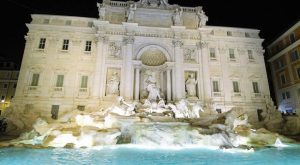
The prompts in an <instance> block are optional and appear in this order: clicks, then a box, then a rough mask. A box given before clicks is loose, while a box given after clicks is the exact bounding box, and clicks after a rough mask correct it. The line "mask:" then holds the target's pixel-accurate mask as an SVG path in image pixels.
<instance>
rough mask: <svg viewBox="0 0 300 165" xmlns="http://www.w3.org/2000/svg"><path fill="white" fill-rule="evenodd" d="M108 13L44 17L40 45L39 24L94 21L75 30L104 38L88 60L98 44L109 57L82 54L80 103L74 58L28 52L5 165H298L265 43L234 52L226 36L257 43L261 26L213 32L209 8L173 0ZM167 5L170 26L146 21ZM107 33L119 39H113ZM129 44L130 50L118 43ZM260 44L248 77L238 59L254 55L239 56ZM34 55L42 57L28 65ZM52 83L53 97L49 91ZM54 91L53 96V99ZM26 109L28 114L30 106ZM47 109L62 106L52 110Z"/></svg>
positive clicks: (37, 19)
mask: <svg viewBox="0 0 300 165" xmlns="http://www.w3.org/2000/svg"><path fill="white" fill-rule="evenodd" d="M97 6H98V9H99V18H98V19H90V18H77V17H72V18H68V17H63V16H58V17H56V16H47V15H33V18H34V19H33V22H32V23H31V24H30V25H28V26H29V28H30V30H31V31H32V32H31V33H29V34H28V36H27V38H26V40H27V45H31V44H32V43H34V40H35V39H34V38H36V36H35V37H33V35H34V32H35V31H36V30H38V28H39V27H38V25H35V24H40V23H42V22H43V21H41V20H42V19H46V24H47V25H41V27H40V28H44V27H46V26H48V24H49V23H50V24H51V23H53V24H56V25H55V26H59V22H61V21H57V20H59V19H61V20H65V19H78V20H81V21H82V22H84V21H91V20H92V21H93V23H94V26H93V28H94V29H95V28H98V29H96V31H93V30H94V29H93V28H88V27H85V29H84V28H82V29H81V30H79V31H80V32H78V31H76V34H77V35H79V33H81V32H82V33H90V31H91V32H93V33H94V32H96V33H97V35H93V36H96V42H97V44H98V45H97V46H95V45H93V44H91V43H93V42H89V41H87V42H86V44H87V45H85V46H87V47H85V48H86V49H85V52H84V53H91V54H93V52H88V51H91V48H92V50H93V49H94V48H95V49H96V50H97V52H98V53H97V55H96V59H95V60H93V59H89V58H94V57H93V56H94V55H91V54H90V55H87V57H83V56H82V57H78V60H79V61H80V62H82V63H79V64H78V63H77V64H78V68H80V67H82V68H84V67H86V68H84V71H79V72H78V73H80V74H79V75H80V76H81V79H80V81H81V85H79V86H80V87H79V90H78V93H76V92H75V93H74V94H70V96H71V97H74V99H71V100H74V102H70V101H69V100H68V97H69V96H68V95H69V92H70V91H71V90H69V89H74V88H76V87H77V86H73V85H71V84H72V83H73V81H72V80H68V79H67V78H68V76H69V78H70V77H72V74H73V72H71V71H70V70H69V71H66V70H64V69H60V68H59V66H60V65H61V62H64V63H63V65H70V66H71V62H70V63H68V62H67V61H68V59H67V58H68V57H66V56H68V55H66V54H64V55H61V57H59V58H61V60H60V61H57V63H55V64H52V63H51V62H50V61H51V59H40V57H38V56H39V53H50V52H51V50H49V51H47V50H46V51H44V50H42V49H44V47H43V45H42V46H41V45H40V47H39V48H40V50H38V51H36V49H31V48H30V46H27V48H26V50H25V52H24V58H23V63H22V69H23V70H21V72H20V78H19V79H20V80H19V82H18V88H17V92H16V98H15V100H14V102H13V103H12V106H11V107H10V108H9V109H8V110H6V111H5V114H4V117H5V122H6V123H7V128H6V132H5V135H11V136H15V137H16V138H15V139H12V140H8V141H1V142H0V147H1V149H0V164H37V163H42V164H220V163H226V164H241V162H242V163H243V164H254V163H255V164H282V163H285V164H297V162H298V161H299V158H298V157H299V154H298V157H297V153H299V152H300V147H299V145H298V142H296V141H295V140H293V139H291V138H288V137H286V136H284V135H291V134H293V135H295V134H297V133H299V132H300V128H299V126H298V125H297V124H296V125H295V123H299V121H298V120H295V121H285V120H283V118H282V116H281V113H280V112H279V111H278V110H277V108H276V106H274V104H273V101H272V100H271V98H270V96H269V91H268V88H269V86H268V84H267V81H266V75H264V73H265V72H263V71H265V68H264V64H262V63H263V56H262V55H261V54H262V53H263V52H262V50H261V49H262V48H261V47H260V45H259V44H258V45H259V46H257V44H253V45H248V46H245V45H243V43H240V44H241V45H235V46H232V45H230V44H227V43H226V42H227V39H226V37H224V36H223V37H220V36H219V38H218V35H221V34H222V32H224V31H225V32H226V31H227V30H232V31H239V32H236V33H235V32H234V34H235V35H240V33H241V31H246V34H247V35H246V36H247V37H249V36H248V35H249V34H252V33H253V36H252V37H254V38H255V37H257V36H256V34H254V33H257V31H255V30H251V29H238V28H236V29H234V28H225V27H212V26H207V25H206V22H207V20H208V17H207V16H206V15H205V13H204V11H203V10H202V7H197V8H187V7H180V6H178V5H170V4H169V3H168V1H167V0H160V1H158V0H146V1H143V0H141V1H139V2H132V1H128V2H118V1H109V0H108V1H107V0H106V1H104V2H102V3H97ZM157 10H159V11H161V13H158V14H161V15H160V16H157V15H155V14H153V15H154V16H153V20H155V19H163V20H166V21H161V22H159V23H157V22H151V21H147V20H149V17H147V14H148V15H149V13H150V14H151V13H155V12H156V11H157ZM118 11H120V12H121V14H120V13H118ZM113 13H114V14H115V15H116V16H114V17H113V16H112V14H113ZM55 19H57V20H55ZM190 19H195V20H194V21H193V20H190ZM49 20H51V21H50V22H49ZM55 21H56V22H55ZM74 22H75V21H74ZM109 22H111V24H110V23H109ZM119 22H121V23H122V25H118V23H119ZM44 23H45V20H44ZM74 24H75V23H74ZM77 24H78V26H79V23H77ZM71 25H72V24H71ZM63 26H66V25H63ZM67 26H70V25H69V23H68V25H67ZM74 26H76V25H74ZM80 26H81V25H80ZM170 26H171V28H170ZM105 27H108V28H107V29H106V28H105ZM109 27H110V28H109ZM149 27H152V28H149ZM147 28H149V29H147ZM110 30H112V31H110ZM118 30H119V32H118ZM74 31H75V30H74ZM113 31H114V32H113ZM124 31H125V33H124ZM160 31H161V32H160ZM168 31H172V34H171V33H169V32H168ZM103 32H105V33H103ZM147 32H148V33H149V34H147ZM152 32H153V33H152ZM186 32H187V33H186ZM150 33H152V34H150ZM163 33H165V34H163ZM39 34H40V33H38V34H36V35H39ZM106 34H109V35H111V36H110V37H108V38H107V35H106ZM189 34H191V35H189ZM199 34H200V35H199ZM227 34H228V32H227ZM49 35H50V32H49V33H48V34H47V35H46V37H48V36H49ZM80 35H81V34H80ZM82 35H83V34H82ZM122 35H125V37H124V38H122ZM194 35H195V36H194ZM214 36H216V40H218V42H216V43H214ZM56 37H57V36H56ZM82 37H83V38H84V37H87V36H82ZM120 37H121V39H122V40H123V45H120V44H121V43H119V42H118V41H119V38H120ZM80 39H81V38H80V37H78V38H76V36H75V39H72V44H73V45H72V46H73V47H76V46H80V43H83V42H80V41H79V40H80ZM54 40H55V41H58V40H59V39H55V36H51V37H49V42H50V43H47V42H48V39H47V42H46V39H45V40H39V41H40V44H41V41H45V42H46V46H47V44H51V42H52V41H54ZM219 40H222V42H221V41H220V42H219ZM223 40H224V41H223ZM237 40H238V39H237ZM199 41H200V42H199ZM249 41H251V42H252V39H251V38H250V39H249ZM45 42H44V44H45ZM230 42H232V41H230ZM245 42H246V41H245ZM253 42H254V43H255V42H258V41H257V39H253ZM67 43H69V40H64V41H63V44H64V46H63V51H62V50H60V51H59V53H66V50H68V49H65V48H67V47H66V45H67ZM224 43H225V44H224ZM42 44H43V42H42ZM48 46H49V45H48ZM89 46H91V47H89ZM93 46H94V47H93ZM251 46H254V47H255V48H253V49H255V54H257V59H256V60H257V63H254V64H253V66H250V65H252V64H249V63H247V65H248V66H247V67H248V69H247V70H244V69H242V67H241V66H243V65H241V66H240V65H237V62H240V63H243V58H244V56H246V55H240V57H237V58H238V59H235V58H234V55H235V56H238V55H237V54H245V52H247V51H245V50H243V49H247V48H248V49H251ZM214 47H216V49H215V48H214ZM228 47H229V48H230V47H236V48H237V49H229V52H228V53H229V58H225V57H224V58H223V56H225V54H226V50H227V48H228ZM31 51H32V53H30V52H31ZM209 51H210V53H209ZM234 52H238V53H236V54H232V53H234ZM248 52H249V51H248ZM253 53H254V52H253ZM102 54H108V56H107V57H102ZM125 54H126V56H125ZM35 56H36V57H35ZM78 56H79V55H78ZM207 56H210V57H207ZM30 58H33V60H27V59H30ZM42 58H44V57H42ZM49 58H50V57H49ZM65 58H66V59H65ZM36 59H37V60H36ZM259 59H262V63H260V62H261V61H259ZM47 60H49V66H52V65H53V71H54V72H53V73H55V74H58V76H57V82H56V83H53V84H55V85H54V87H53V84H50V81H49V83H48V81H44V83H41V84H42V85H39V76H43V75H42V74H43V73H46V72H47V71H46V70H45V68H43V67H34V66H39V65H38V64H39V63H42V61H43V62H45V61H47ZM64 60H66V61H64ZM227 60H228V61H227ZM231 62H232V64H231ZM85 63H87V64H93V65H95V66H96V67H95V68H94V69H96V71H91V72H93V74H91V75H94V76H90V77H92V78H91V83H89V82H90V81H89V80H90V79H89V78H90V77H89V74H87V73H89V72H90V71H89V69H90V68H92V66H91V65H85ZM56 64H57V65H56ZM225 64H226V66H225ZM227 65H228V66H227ZM260 65H261V66H262V67H263V71H261V70H259V68H260V67H261V66H260ZM23 66H24V67H23ZM56 66H57V67H56ZM223 66H225V67H223ZM55 68H56V69H55ZM57 68H58V69H57ZM70 68H72V67H70ZM256 68H258V71H256V70H255V69H256ZM43 69H44V70H43ZM261 72H263V73H262V74H259V73H261ZM49 73H50V72H49ZM221 73H223V74H221ZM67 74H70V75H68V76H64V75H67ZM48 75H49V76H50V75H52V74H48ZM76 75H77V74H76ZM101 75H103V76H101ZM222 75H224V76H223V77H222ZM28 76H29V77H30V76H31V78H30V80H28V79H27V77H28ZM243 76H247V77H246V78H247V80H248V79H249V82H251V81H253V82H254V83H253V86H256V85H257V84H259V85H260V88H259V91H258V90H256V91H254V93H251V92H247V91H250V90H252V88H251V87H250V88H248V87H245V86H246V85H245V84H246V82H245V84H244V85H240V84H242V83H243V81H242V79H243V78H245V77H243ZM74 77H75V73H74ZM64 78H65V82H64ZM229 80H230V82H229V83H228V81H229ZM231 80H232V81H231ZM250 80H251V81H250ZM28 81H30V82H31V83H30V84H29V85H28ZM40 81H41V82H42V81H43V80H42V79H40ZM59 82H60V83H59ZM74 82H75V79H74ZM67 83H68V84H69V85H68V84H67ZM99 84H100V85H99ZM221 84H222V85H221ZM232 84H233V89H232V90H231V89H229V88H231V86H232ZM49 86H51V89H52V88H53V90H46V89H50V88H48V87H49ZM43 91H50V92H49V93H46V94H45V95H43ZM74 91H77V90H74ZM50 95H51V96H50ZM75 95H76V96H75ZM248 96H249V97H248ZM248 98H249V99H248ZM98 100H99V102H98ZM249 100H251V101H249ZM28 102H30V103H32V104H28ZM54 102H55V103H54ZM83 103H88V104H85V105H84V106H82V104H83ZM24 105H26V106H25V107H27V108H20V107H24ZM28 105H31V106H28ZM48 105H52V109H51V113H50V114H49V112H48V111H47V109H49V108H48V107H49V106H48ZM53 105H55V106H53ZM64 105H65V107H64ZM69 105H72V106H69ZM73 105H78V106H77V109H75V110H74V109H72V107H74V106H73ZM28 107H29V108H28ZM30 107H31V108H30ZM59 107H60V108H62V110H61V111H60V110H59ZM69 107H71V108H69ZM256 107H257V108H258V109H259V111H256V110H257V109H255V108H256ZM64 108H65V109H64ZM68 108H69V109H72V110H69V109H68ZM84 108H85V109H84ZM45 109H46V110H45ZM257 112H259V113H257ZM253 114H255V115H253ZM257 114H258V116H257ZM282 134H284V135H282ZM274 155H276V156H274Z"/></svg>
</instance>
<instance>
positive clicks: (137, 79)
mask: <svg viewBox="0 0 300 165" xmlns="http://www.w3.org/2000/svg"><path fill="white" fill-rule="evenodd" d="M134 90H135V93H134V100H136V101H138V100H139V98H140V69H139V68H136V69H135V88H134Z"/></svg>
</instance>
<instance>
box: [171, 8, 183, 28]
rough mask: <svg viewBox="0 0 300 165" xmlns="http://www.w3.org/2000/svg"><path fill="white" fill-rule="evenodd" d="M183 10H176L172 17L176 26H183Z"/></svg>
mask: <svg viewBox="0 0 300 165" xmlns="http://www.w3.org/2000/svg"><path fill="white" fill-rule="evenodd" d="M182 13H183V9H182V8H176V9H175V11H174V13H173V15H172V21H173V25H174V26H181V25H182Z"/></svg>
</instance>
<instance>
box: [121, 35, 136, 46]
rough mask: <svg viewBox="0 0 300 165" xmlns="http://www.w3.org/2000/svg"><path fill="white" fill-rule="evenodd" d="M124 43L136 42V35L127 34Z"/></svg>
mask: <svg viewBox="0 0 300 165" xmlns="http://www.w3.org/2000/svg"><path fill="white" fill-rule="evenodd" d="M123 42H124V44H126V45H127V44H133V43H134V37H133V36H126V37H124V38H123Z"/></svg>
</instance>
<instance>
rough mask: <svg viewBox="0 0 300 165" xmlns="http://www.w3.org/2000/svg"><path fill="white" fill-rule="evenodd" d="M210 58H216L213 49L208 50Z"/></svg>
mask: <svg viewBox="0 0 300 165" xmlns="http://www.w3.org/2000/svg"><path fill="white" fill-rule="evenodd" d="M209 53H210V58H216V50H215V48H209Z"/></svg>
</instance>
